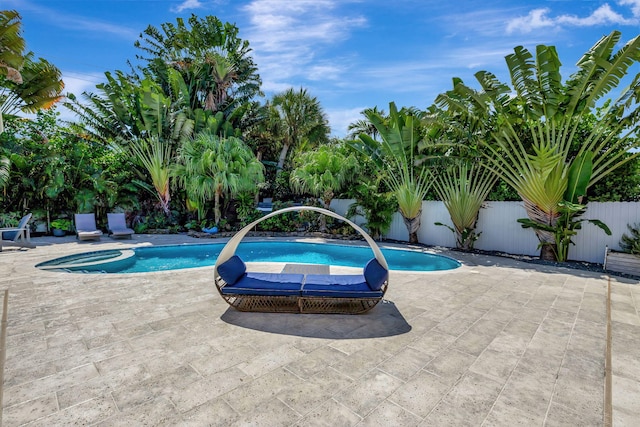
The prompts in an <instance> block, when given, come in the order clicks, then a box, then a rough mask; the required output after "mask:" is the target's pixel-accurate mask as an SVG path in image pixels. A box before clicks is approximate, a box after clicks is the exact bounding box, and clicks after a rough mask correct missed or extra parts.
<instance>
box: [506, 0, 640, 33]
mask: <svg viewBox="0 0 640 427" xmlns="http://www.w3.org/2000/svg"><path fill="white" fill-rule="evenodd" d="M618 3H619V4H620V5H624V6H626V5H631V6H632V8H631V10H632V13H633V16H634V18H625V17H624V16H623V15H621V14H620V13H618V12H616V11H614V10H613V9H612V8H611V6H609V4H608V3H605V4H603V5H602V6H600V7H598V8H597V9H596V10H594V11H593V12H592V13H591V14H590V15H588V16H586V17H579V16H576V15H569V14H565V15H559V16H556V17H551V16H549V15H550V13H551V10H550V9H549V8H539V9H533V10H532V11H530V12H529V14H528V15H526V16H520V17H518V18H513V19H511V20H509V22H508V23H507V28H506V30H507V33H508V34H511V33H514V32H520V33H530V32H532V31H535V30H539V29H544V28H547V29H558V28H561V27H562V26H563V25H569V26H575V27H592V26H598V25H612V24H613V25H636V24H638V23H640V21H639V20H638V19H637V18H639V17H640V0H621V1H619V2H618Z"/></svg>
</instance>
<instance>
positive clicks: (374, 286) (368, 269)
mask: <svg viewBox="0 0 640 427" xmlns="http://www.w3.org/2000/svg"><path fill="white" fill-rule="evenodd" d="M363 274H364V279H365V280H366V281H367V285H369V287H370V288H371V290H372V291H379V290H380V289H382V285H383V284H384V282H386V281H387V280H388V279H389V271H387V269H386V268H384V267H383V266H382V265H380V263H379V262H378V260H377V259H375V258H372V259H371V260H370V261H369V262H368V263H367V265H366V266H365V267H364V271H363Z"/></svg>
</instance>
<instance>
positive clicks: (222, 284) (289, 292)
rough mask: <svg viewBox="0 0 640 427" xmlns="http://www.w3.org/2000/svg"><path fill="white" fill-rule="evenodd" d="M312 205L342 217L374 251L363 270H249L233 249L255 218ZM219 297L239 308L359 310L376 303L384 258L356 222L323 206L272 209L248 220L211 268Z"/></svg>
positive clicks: (384, 279)
mask: <svg viewBox="0 0 640 427" xmlns="http://www.w3.org/2000/svg"><path fill="white" fill-rule="evenodd" d="M303 210H311V211H316V212H320V213H322V214H324V215H329V216H332V217H334V218H337V219H340V220H342V221H345V222H346V223H348V224H349V225H351V226H352V227H353V228H354V229H355V230H356V231H358V232H359V233H360V234H361V235H362V236H363V237H364V239H365V240H366V241H367V243H368V244H369V246H370V247H371V249H372V250H373V253H374V258H372V259H371V260H370V261H369V262H368V263H367V265H366V266H365V267H364V268H363V272H362V274H341V275H335V274H307V275H304V274H299V273H255V272H247V271H246V265H245V263H244V261H242V259H240V257H239V256H237V255H235V251H236V249H237V247H238V245H239V243H240V241H241V240H242V239H243V238H244V236H245V235H246V234H247V233H248V232H249V231H250V230H251V229H253V228H254V227H255V226H256V224H258V223H259V222H261V221H263V220H265V219H267V218H269V217H272V216H275V215H279V214H282V213H284V212H290V211H303ZM214 278H215V284H216V288H217V289H218V292H219V293H220V295H222V298H224V300H225V301H227V303H229V304H230V305H231V306H232V307H234V308H236V309H238V310H240V311H259V312H285V313H342V314H357V313H364V312H366V311H369V310H371V309H372V308H373V307H375V306H376V304H378V302H380V301H381V300H382V299H383V297H384V294H385V292H386V289H387V286H388V282H389V268H388V267H387V262H386V260H385V258H384V255H382V252H381V251H380V248H378V245H377V244H376V243H375V241H374V240H373V239H372V238H371V236H369V235H368V234H367V233H366V232H365V231H364V230H362V229H361V228H360V227H359V226H358V225H356V224H354V223H353V222H351V221H349V220H348V219H346V218H344V217H342V216H340V215H338V214H336V213H335V212H331V211H328V210H326V209H321V208H316V207H312V206H294V207H290V208H285V209H281V210H278V211H276V212H272V213H270V214H268V215H265V216H263V217H262V218H260V219H258V220H257V221H254V222H253V223H251V224H249V225H247V226H246V227H245V228H243V229H242V230H240V231H239V232H238V233H237V234H236V235H235V236H233V237H232V238H231V239H230V240H229V242H227V244H226V245H225V246H224V248H223V249H222V251H221V252H220V255H218V259H217V261H216V265H215V269H214Z"/></svg>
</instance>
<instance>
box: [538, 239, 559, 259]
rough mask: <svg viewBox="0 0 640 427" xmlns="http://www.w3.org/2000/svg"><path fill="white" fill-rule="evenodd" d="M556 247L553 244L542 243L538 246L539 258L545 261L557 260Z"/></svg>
mask: <svg viewBox="0 0 640 427" xmlns="http://www.w3.org/2000/svg"><path fill="white" fill-rule="evenodd" d="M557 255H558V247H557V245H556V244H555V243H554V244H546V245H542V247H541V248H540V259H543V260H545V261H557V260H558V256H557Z"/></svg>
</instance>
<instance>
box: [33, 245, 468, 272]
mask: <svg viewBox="0 0 640 427" xmlns="http://www.w3.org/2000/svg"><path fill="white" fill-rule="evenodd" d="M224 245H225V244H224V243H210V244H195V245H170V246H154V247H141V248H131V249H114V250H104V251H95V252H85V253H82V254H76V255H70V256H66V257H62V258H56V259H53V260H50V261H46V262H43V263H40V264H38V265H37V266H36V267H39V268H42V269H47V270H63V271H71V272H81V273H145V272H150V271H164V270H178V269H184V268H195V267H213V266H214V265H215V262H216V258H217V256H218V254H219V253H220V251H221V250H222V248H223V247H224ZM381 250H382V253H383V254H384V256H385V258H386V260H387V263H388V264H389V268H390V269H391V270H408V271H440V270H451V269H454V268H458V267H460V265H461V264H460V263H459V262H458V261H456V260H454V259H453V258H449V257H446V256H442V255H435V254H430V253H425V252H418V251H409V250H400V249H388V248H381ZM236 254H237V255H238V256H240V258H242V259H243V260H245V261H247V262H291V263H303V264H330V265H339V266H345V267H363V266H364V265H365V264H366V263H367V261H369V259H371V258H372V257H373V251H372V250H371V248H369V247H368V246H350V245H340V244H329V243H306V242H242V243H240V245H239V246H238V249H237V250H236Z"/></svg>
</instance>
